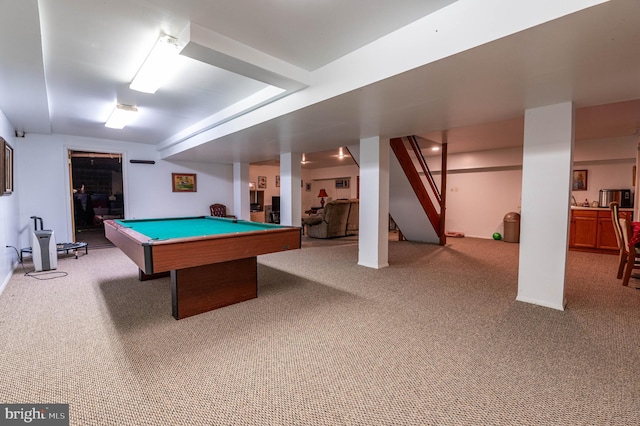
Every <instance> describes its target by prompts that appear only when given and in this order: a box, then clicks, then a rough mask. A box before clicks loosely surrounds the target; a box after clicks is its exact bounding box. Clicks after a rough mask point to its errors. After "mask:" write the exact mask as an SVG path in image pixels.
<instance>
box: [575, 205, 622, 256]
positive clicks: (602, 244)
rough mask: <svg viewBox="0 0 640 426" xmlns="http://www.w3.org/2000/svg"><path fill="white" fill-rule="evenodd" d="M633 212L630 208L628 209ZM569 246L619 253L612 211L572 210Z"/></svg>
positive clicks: (577, 248)
mask: <svg viewBox="0 0 640 426" xmlns="http://www.w3.org/2000/svg"><path fill="white" fill-rule="evenodd" d="M626 213H628V214H632V213H631V210H630V209H629V210H628V211H626ZM569 248H570V249H572V250H582V251H593V252H600V253H617V252H618V240H617V239H616V234H615V230H614V228H613V222H612V221H611V211H610V210H609V209H588V210H587V209H585V210H576V209H572V210H571V223H570V228H569Z"/></svg>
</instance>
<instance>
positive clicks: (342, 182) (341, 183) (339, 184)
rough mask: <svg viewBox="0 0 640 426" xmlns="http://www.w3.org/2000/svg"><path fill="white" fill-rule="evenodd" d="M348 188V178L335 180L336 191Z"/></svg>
mask: <svg viewBox="0 0 640 426" xmlns="http://www.w3.org/2000/svg"><path fill="white" fill-rule="evenodd" d="M342 188H349V178H344V179H336V189H342Z"/></svg>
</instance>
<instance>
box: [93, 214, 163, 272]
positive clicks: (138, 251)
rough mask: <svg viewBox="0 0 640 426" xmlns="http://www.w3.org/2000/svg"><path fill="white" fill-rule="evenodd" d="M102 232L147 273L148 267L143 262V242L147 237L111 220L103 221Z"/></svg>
mask: <svg viewBox="0 0 640 426" xmlns="http://www.w3.org/2000/svg"><path fill="white" fill-rule="evenodd" d="M104 234H105V237H107V239H108V240H109V241H111V242H112V243H113V244H114V245H115V246H116V247H118V248H119V249H120V250H122V251H123V252H124V254H126V255H127V256H128V257H129V259H131V260H133V262H134V263H135V264H136V265H138V268H140V270H141V271H143V272H145V273H147V270H148V269H153V267H151V268H149V266H148V265H146V264H145V252H144V251H145V248H144V246H143V244H144V243H145V242H147V240H149V237H147V236H146V235H142V234H140V233H139V232H136V231H134V230H133V229H131V228H127V227H126V226H122V225H120V224H118V223H116V222H114V221H113V220H105V221H104Z"/></svg>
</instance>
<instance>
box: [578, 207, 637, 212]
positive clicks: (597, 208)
mask: <svg viewBox="0 0 640 426" xmlns="http://www.w3.org/2000/svg"><path fill="white" fill-rule="evenodd" d="M571 210H593V211H609V210H610V209H609V207H581V206H571ZM619 210H620V211H621V212H632V211H633V207H624V208H622V207H621V208H620V209H619Z"/></svg>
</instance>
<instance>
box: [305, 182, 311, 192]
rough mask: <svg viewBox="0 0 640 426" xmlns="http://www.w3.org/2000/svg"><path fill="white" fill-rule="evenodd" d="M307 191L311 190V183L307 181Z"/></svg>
mask: <svg viewBox="0 0 640 426" xmlns="http://www.w3.org/2000/svg"><path fill="white" fill-rule="evenodd" d="M305 191H307V192H311V183H309V182H307V185H306V186H305Z"/></svg>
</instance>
